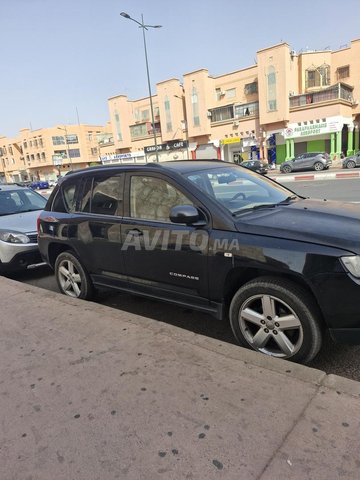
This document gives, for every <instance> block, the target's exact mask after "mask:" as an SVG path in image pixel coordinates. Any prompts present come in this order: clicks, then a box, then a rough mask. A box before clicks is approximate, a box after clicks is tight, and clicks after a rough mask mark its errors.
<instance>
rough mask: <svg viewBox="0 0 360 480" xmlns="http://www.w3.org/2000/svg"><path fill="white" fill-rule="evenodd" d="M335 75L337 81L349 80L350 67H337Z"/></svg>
mask: <svg viewBox="0 0 360 480" xmlns="http://www.w3.org/2000/svg"><path fill="white" fill-rule="evenodd" d="M336 73H337V79H338V80H342V79H343V78H349V77H350V65H345V66H344V67H339V68H338V69H337V70H336Z"/></svg>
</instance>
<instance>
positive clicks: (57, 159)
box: [52, 154, 66, 167]
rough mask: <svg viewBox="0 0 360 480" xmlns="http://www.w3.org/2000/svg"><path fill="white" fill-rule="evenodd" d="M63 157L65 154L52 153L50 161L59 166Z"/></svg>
mask: <svg viewBox="0 0 360 480" xmlns="http://www.w3.org/2000/svg"><path fill="white" fill-rule="evenodd" d="M64 158H66V155H61V154H57V155H53V156H52V161H53V164H54V165H55V167H59V166H60V165H62V164H63V160H64Z"/></svg>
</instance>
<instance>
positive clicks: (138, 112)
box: [134, 108, 140, 122]
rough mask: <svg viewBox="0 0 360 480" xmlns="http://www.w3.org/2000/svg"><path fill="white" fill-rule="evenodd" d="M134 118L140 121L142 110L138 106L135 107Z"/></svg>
mask: <svg viewBox="0 0 360 480" xmlns="http://www.w3.org/2000/svg"><path fill="white" fill-rule="evenodd" d="M134 119H135V122H140V110H139V109H138V108H135V110H134Z"/></svg>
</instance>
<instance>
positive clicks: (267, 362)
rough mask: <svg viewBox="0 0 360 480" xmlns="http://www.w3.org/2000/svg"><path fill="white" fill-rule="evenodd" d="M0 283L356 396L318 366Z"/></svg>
mask: <svg viewBox="0 0 360 480" xmlns="http://www.w3.org/2000/svg"><path fill="white" fill-rule="evenodd" d="M0 286H1V287H2V286H3V287H4V288H1V289H0V291H6V292H8V293H7V297H9V295H10V296H11V297H14V296H16V295H19V294H20V295H23V294H27V295H36V296H38V297H42V298H43V299H49V300H54V301H55V302H61V303H63V304H67V305H71V306H73V307H74V308H78V309H80V310H81V312H82V313H84V312H86V311H87V310H91V311H92V312H94V311H95V312H98V313H99V318H102V319H104V318H105V317H107V318H109V320H111V319H112V318H115V319H116V320H117V321H118V320H119V317H120V318H121V321H123V322H125V323H128V324H132V325H134V326H137V327H140V328H146V329H148V330H150V331H151V332H152V333H153V334H154V335H161V336H165V337H169V338H171V339H172V340H174V341H176V342H178V343H186V344H191V345H194V346H196V347H198V348H203V349H205V350H207V351H211V352H213V353H215V354H217V355H221V356H225V357H228V358H231V359H233V360H235V361H240V362H242V363H243V364H244V365H246V367H247V368H249V369H251V368H263V369H266V370H269V371H272V372H274V373H278V374H281V375H283V376H284V382H286V378H285V377H291V378H295V379H297V380H299V381H302V382H305V383H310V384H312V385H316V386H318V387H324V388H328V389H331V390H334V391H337V392H341V393H345V394H347V395H351V396H355V397H360V382H356V381H355V380H351V379H348V378H345V377H340V376H337V375H332V374H326V372H324V371H323V370H318V369H315V368H311V367H308V366H305V365H301V364H298V363H293V362H290V361H287V360H279V359H277V358H273V357H269V356H266V355H263V354H260V353H257V352H254V351H252V350H248V349H246V348H242V347H239V346H238V345H233V344H230V343H226V342H222V341H220V340H216V339H214V338H210V337H206V336H204V335H199V334H197V333H193V332H190V331H187V330H184V329H182V328H180V327H177V326H174V325H168V324H167V323H163V322H161V321H159V320H152V319H150V318H147V317H143V316H141V315H136V314H132V313H128V312H124V311H119V310H114V309H113V308H111V307H108V306H104V305H100V304H98V303H94V302H89V301H84V300H79V299H75V298H70V297H66V296H64V295H61V294H60V293H56V292H51V291H49V290H43V289H42V288H39V287H35V286H33V285H28V284H26V285H25V284H22V283H20V282H17V281H15V280H10V279H7V278H6V279H5V278H4V277H0Z"/></svg>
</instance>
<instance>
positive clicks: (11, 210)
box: [0, 188, 47, 216]
mask: <svg viewBox="0 0 360 480" xmlns="http://www.w3.org/2000/svg"><path fill="white" fill-rule="evenodd" d="M46 201H47V200H46V198H44V197H42V196H41V195H39V194H38V193H35V192H33V191H32V190H30V188H24V189H16V190H3V191H0V216H3V215H13V214H16V213H24V212H32V211H34V210H43V209H44V208H45V205H46Z"/></svg>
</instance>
